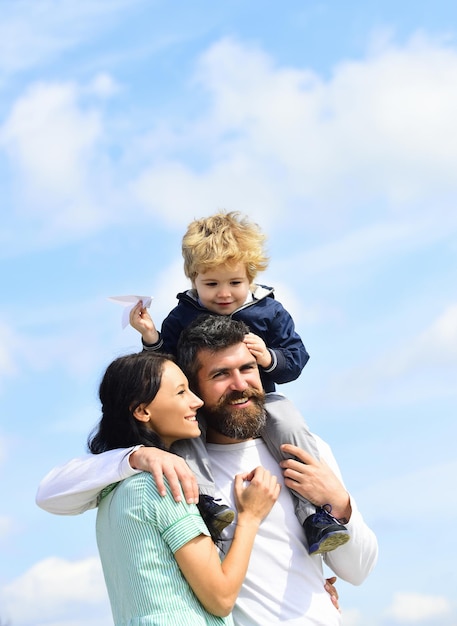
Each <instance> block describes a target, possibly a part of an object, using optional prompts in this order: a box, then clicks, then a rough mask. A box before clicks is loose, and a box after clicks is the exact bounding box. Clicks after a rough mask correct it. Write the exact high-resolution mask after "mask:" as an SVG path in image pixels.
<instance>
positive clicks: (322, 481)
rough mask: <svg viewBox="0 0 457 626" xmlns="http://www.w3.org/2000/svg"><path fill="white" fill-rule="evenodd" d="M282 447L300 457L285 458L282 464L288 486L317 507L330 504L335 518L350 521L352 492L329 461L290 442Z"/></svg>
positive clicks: (284, 450)
mask: <svg viewBox="0 0 457 626" xmlns="http://www.w3.org/2000/svg"><path fill="white" fill-rule="evenodd" d="M281 450H282V451H283V452H285V453H286V454H290V455H292V456H294V457H296V458H297V459H299V460H298V461H296V460H295V459H286V460H284V461H281V463H280V465H281V467H282V468H283V470H284V471H283V474H284V479H285V480H284V484H285V485H286V487H289V488H290V489H293V490H294V491H296V492H297V493H299V494H300V495H302V496H303V497H304V498H306V499H307V500H309V501H310V502H312V503H313V504H314V505H316V506H324V505H325V504H330V505H331V507H332V515H333V517H336V518H337V519H345V520H347V521H348V520H349V519H350V517H351V513H352V509H351V502H350V498H349V494H348V493H347V491H346V489H345V488H344V487H343V485H342V484H341V481H340V480H339V479H338V478H337V477H336V476H335V474H334V473H333V472H332V470H331V469H330V467H329V466H328V465H327V463H326V462H325V461H324V460H322V459H321V460H320V461H319V460H317V459H315V458H313V457H312V456H311V455H310V454H308V453H307V452H305V451H304V450H302V449H301V448H297V446H293V445H291V444H284V445H282V446H281Z"/></svg>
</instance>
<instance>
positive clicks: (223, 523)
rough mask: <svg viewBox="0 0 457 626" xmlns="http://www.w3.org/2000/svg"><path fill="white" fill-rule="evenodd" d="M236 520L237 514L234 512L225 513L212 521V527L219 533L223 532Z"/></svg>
mask: <svg viewBox="0 0 457 626" xmlns="http://www.w3.org/2000/svg"><path fill="white" fill-rule="evenodd" d="M234 519H235V513H234V512H233V511H230V510H229V511H224V512H223V513H221V514H220V515H218V516H217V517H215V518H213V519H212V520H211V526H212V527H213V528H214V529H215V530H216V531H217V532H218V533H220V532H222V531H223V530H224V528H227V526H230V524H231V523H232V522H233V520H234Z"/></svg>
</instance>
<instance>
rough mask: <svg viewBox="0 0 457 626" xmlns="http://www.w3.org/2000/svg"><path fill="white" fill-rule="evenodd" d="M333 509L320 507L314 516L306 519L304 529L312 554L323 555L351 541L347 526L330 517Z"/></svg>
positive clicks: (309, 550) (327, 505) (328, 506)
mask: <svg viewBox="0 0 457 626" xmlns="http://www.w3.org/2000/svg"><path fill="white" fill-rule="evenodd" d="M331 510H332V507H331V506H330V505H329V504H326V505H325V506H323V507H318V508H317V509H316V512H315V513H314V514H313V515H310V516H309V517H307V518H306V519H305V522H304V524H303V528H304V529H305V534H306V539H307V540H308V552H309V553H310V554H323V553H324V552H331V551H332V550H335V548H339V546H342V545H343V544H345V543H346V542H347V541H349V539H350V535H349V532H348V529H347V528H346V526H344V525H343V524H342V523H341V522H339V521H338V520H337V519H336V517H333V515H330V512H331Z"/></svg>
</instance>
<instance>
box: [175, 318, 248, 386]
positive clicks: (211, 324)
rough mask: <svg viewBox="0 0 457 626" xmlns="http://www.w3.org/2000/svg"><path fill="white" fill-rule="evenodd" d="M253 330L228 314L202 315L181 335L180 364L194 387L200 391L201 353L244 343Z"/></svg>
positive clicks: (179, 343) (179, 345)
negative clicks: (198, 381) (198, 384)
mask: <svg viewBox="0 0 457 626" xmlns="http://www.w3.org/2000/svg"><path fill="white" fill-rule="evenodd" d="M248 332H249V327H248V326H247V325H246V324H245V323H244V322H240V321H237V320H233V319H232V318H231V317H229V316H228V315H208V314H203V315H199V316H198V317H197V318H196V319H195V320H193V322H191V323H190V324H189V326H187V327H186V328H185V329H184V330H183V331H182V333H181V336H180V338H179V341H178V363H179V365H180V367H181V368H182V370H183V371H184V373H185V374H186V376H187V378H188V380H189V384H190V386H191V387H192V388H194V389H196V388H197V375H198V372H199V370H200V367H201V364H200V361H199V358H198V355H199V352H200V351H201V350H209V351H210V352H214V353H216V352H220V351H221V350H225V349H226V348H230V347H231V346H235V345H237V344H239V343H243V340H244V337H245V335H246V333H248Z"/></svg>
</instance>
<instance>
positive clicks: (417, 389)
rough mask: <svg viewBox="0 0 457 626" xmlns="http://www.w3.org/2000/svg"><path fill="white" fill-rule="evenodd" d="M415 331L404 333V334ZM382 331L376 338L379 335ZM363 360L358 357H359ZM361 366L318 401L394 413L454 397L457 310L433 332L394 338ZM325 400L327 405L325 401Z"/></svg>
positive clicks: (433, 325)
mask: <svg viewBox="0 0 457 626" xmlns="http://www.w3.org/2000/svg"><path fill="white" fill-rule="evenodd" d="M410 331H411V329H410V328H407V327H404V332H405V334H406V333H408V332H410ZM379 332H380V331H379V325H378V333H379ZM359 358H360V357H359ZM362 358H363V361H362V360H360V361H359V363H357V365H355V366H353V367H347V368H346V369H345V370H338V371H337V372H336V373H335V375H334V377H333V380H332V381H330V382H329V381H327V383H326V389H325V392H324V395H322V392H321V391H320V392H319V393H318V394H314V395H316V397H317V398H318V401H320V402H322V401H324V402H332V398H334V399H335V402H337V403H338V405H340V406H342V405H346V406H349V405H350V406H365V405H367V404H368V405H372V404H373V403H376V404H377V405H378V406H389V407H396V408H397V409H399V408H400V407H401V406H403V405H416V404H417V403H419V402H422V401H424V400H427V399H430V398H447V397H455V396H456V388H455V375H456V370H457V305H456V304H454V303H449V305H448V306H447V307H446V308H445V309H444V311H442V312H441V313H440V314H439V315H438V316H437V317H436V318H435V319H434V320H432V321H431V322H430V324H429V326H428V327H427V328H425V329H423V330H422V331H420V332H418V333H416V334H415V335H413V336H411V337H409V338H407V339H404V341H403V343H400V342H399V339H398V336H393V337H391V339H390V340H389V342H387V343H386V342H383V343H382V344H381V346H380V347H379V348H377V351H370V352H369V355H368V356H367V357H362ZM325 398H326V400H325Z"/></svg>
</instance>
